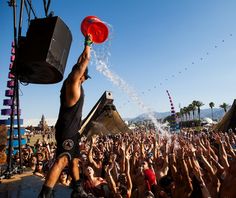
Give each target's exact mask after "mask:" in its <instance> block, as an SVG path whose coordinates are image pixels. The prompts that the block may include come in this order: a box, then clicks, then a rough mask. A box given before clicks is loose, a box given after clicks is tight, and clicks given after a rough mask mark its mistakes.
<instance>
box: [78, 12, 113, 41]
mask: <svg viewBox="0 0 236 198" xmlns="http://www.w3.org/2000/svg"><path fill="white" fill-rule="evenodd" d="M81 32H82V33H83V35H84V36H87V35H88V34H90V35H91V36H92V41H93V42H94V43H102V42H104V41H105V40H106V39H107V37H108V28H107V26H106V25H105V24H104V22H102V21H101V20H100V19H99V18H98V17H96V16H87V17H85V18H84V20H83V21H82V23H81Z"/></svg>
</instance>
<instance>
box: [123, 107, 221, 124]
mask: <svg viewBox="0 0 236 198" xmlns="http://www.w3.org/2000/svg"><path fill="white" fill-rule="evenodd" d="M152 115H154V117H155V118H156V119H164V118H166V117H167V116H169V115H171V113H170V112H152ZM223 115H224V110H223V109H222V108H213V120H219V119H221V118H222V117H223ZM191 117H192V112H191ZM195 117H197V110H196V111H195ZM200 117H201V118H206V117H208V118H211V109H210V108H208V109H201V112H200ZM148 119H150V118H149V116H148V113H143V114H140V115H139V116H137V117H135V118H125V119H124V120H127V121H131V122H138V121H143V120H148Z"/></svg>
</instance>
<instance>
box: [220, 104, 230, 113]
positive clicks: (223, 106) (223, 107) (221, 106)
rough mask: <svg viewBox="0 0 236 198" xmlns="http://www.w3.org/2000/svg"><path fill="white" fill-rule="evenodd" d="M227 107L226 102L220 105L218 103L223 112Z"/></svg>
mask: <svg viewBox="0 0 236 198" xmlns="http://www.w3.org/2000/svg"><path fill="white" fill-rule="evenodd" d="M228 107H229V105H228V104H226V103H225V102H224V103H223V104H222V105H220V108H222V109H224V111H225V113H226V112H227V109H228Z"/></svg>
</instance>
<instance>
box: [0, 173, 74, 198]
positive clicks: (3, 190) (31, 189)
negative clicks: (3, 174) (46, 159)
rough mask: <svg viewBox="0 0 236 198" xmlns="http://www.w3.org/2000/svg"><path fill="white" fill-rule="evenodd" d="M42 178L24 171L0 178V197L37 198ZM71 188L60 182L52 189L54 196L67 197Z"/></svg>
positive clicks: (58, 197)
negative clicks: (10, 176)
mask: <svg viewBox="0 0 236 198" xmlns="http://www.w3.org/2000/svg"><path fill="white" fill-rule="evenodd" d="M43 182H44V179H43V178H41V177H38V176H35V175H33V174H32V172H24V173H22V174H17V175H13V176H12V178H11V179H2V180H0V198H37V197H38V194H39V192H40V190H41V187H42V185H43ZM71 191H72V189H70V188H69V187H66V186H63V185H61V184H58V185H56V187H55V189H54V197H55V198H61V197H63V198H67V197H68V198H69V197H70V194H71Z"/></svg>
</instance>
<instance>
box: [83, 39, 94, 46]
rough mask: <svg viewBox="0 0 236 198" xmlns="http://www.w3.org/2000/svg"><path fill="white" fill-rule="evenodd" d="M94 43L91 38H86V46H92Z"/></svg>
mask: <svg viewBox="0 0 236 198" xmlns="http://www.w3.org/2000/svg"><path fill="white" fill-rule="evenodd" d="M92 44H93V41H91V40H85V41H84V45H85V46H89V47H90V46H91V45H92Z"/></svg>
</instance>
